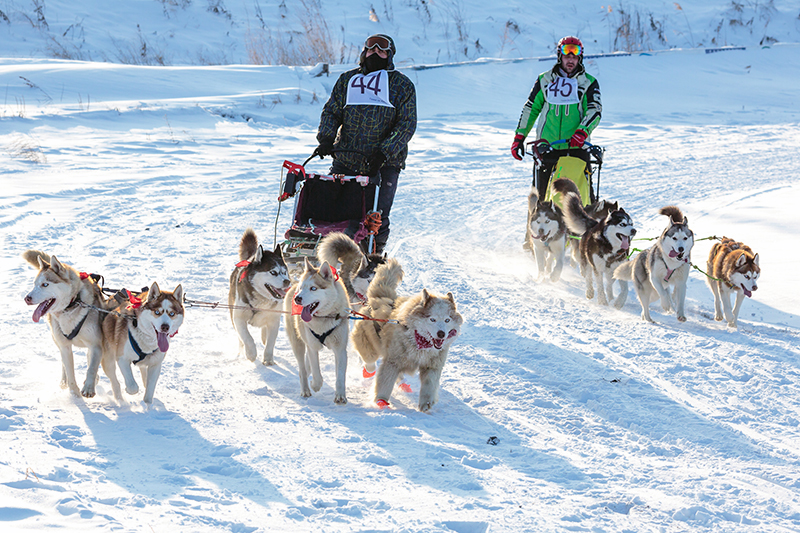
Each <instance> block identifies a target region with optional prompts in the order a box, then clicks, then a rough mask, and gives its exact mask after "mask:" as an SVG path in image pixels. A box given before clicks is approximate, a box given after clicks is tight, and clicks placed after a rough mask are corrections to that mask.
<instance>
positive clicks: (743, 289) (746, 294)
mask: <svg viewBox="0 0 800 533" xmlns="http://www.w3.org/2000/svg"><path fill="white" fill-rule="evenodd" d="M742 291H743V292H744V295H745V296H747V297H748V298H750V297H751V296H753V293H752V292H750V291H748V290H747V289H745V288H744V287H742Z"/></svg>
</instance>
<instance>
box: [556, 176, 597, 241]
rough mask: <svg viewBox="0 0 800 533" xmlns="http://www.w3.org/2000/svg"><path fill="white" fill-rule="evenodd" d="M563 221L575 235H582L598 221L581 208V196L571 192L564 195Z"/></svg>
mask: <svg viewBox="0 0 800 533" xmlns="http://www.w3.org/2000/svg"><path fill="white" fill-rule="evenodd" d="M556 181H558V180H556ZM564 222H566V223H567V228H569V230H570V231H571V232H572V233H575V234H577V235H583V234H584V233H586V232H587V231H589V230H590V229H592V228H593V227H595V226H596V225H597V224H598V221H597V220H595V219H593V218H592V217H590V216H589V214H588V213H587V212H586V211H585V210H584V209H583V204H582V203H581V197H580V196H579V195H577V194H574V193H571V192H570V193H567V194H565V195H564Z"/></svg>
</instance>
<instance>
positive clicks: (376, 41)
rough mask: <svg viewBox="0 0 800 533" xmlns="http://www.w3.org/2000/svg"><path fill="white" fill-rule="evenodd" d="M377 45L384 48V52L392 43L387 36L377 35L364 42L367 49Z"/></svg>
mask: <svg viewBox="0 0 800 533" xmlns="http://www.w3.org/2000/svg"><path fill="white" fill-rule="evenodd" d="M375 47H377V48H378V50H383V51H384V52H386V51H388V50H390V49H391V48H392V44H391V43H390V42H389V39H387V38H386V37H381V36H380V35H375V36H373V37H370V38H369V39H367V42H365V43H364V48H366V49H367V50H372V49H373V48H375Z"/></svg>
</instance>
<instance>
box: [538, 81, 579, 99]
mask: <svg viewBox="0 0 800 533" xmlns="http://www.w3.org/2000/svg"><path fill="white" fill-rule="evenodd" d="M544 96H545V100H547V102H548V103H550V104H553V105H570V104H577V103H578V102H579V101H580V99H579V98H578V80H576V79H574V78H562V77H561V76H557V77H556V78H555V79H554V80H553V81H552V82H550V85H548V86H547V90H546V91H545V93H544Z"/></svg>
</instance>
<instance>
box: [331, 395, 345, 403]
mask: <svg viewBox="0 0 800 533" xmlns="http://www.w3.org/2000/svg"><path fill="white" fill-rule="evenodd" d="M333 403H335V404H336V405H344V404H346V403H347V397H346V396H345V395H344V394H337V395H336V396H334V397H333Z"/></svg>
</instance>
